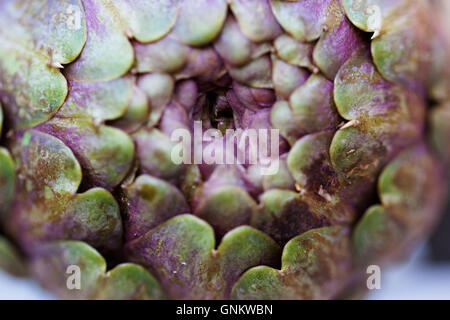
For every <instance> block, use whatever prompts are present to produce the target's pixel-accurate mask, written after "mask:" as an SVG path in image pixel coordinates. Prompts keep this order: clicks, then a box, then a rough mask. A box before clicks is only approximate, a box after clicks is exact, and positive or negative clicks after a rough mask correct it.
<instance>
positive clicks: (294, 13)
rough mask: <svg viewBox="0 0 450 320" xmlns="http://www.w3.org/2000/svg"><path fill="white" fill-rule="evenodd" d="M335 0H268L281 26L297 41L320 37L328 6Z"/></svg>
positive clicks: (334, 3) (312, 39) (333, 3)
mask: <svg viewBox="0 0 450 320" xmlns="http://www.w3.org/2000/svg"><path fill="white" fill-rule="evenodd" d="M336 2H337V1H335V0H302V1H285V0H270V4H271V6H272V11H273V13H274V15H275V17H276V18H277V20H278V22H279V23H280V24H281V26H282V27H283V28H284V29H285V30H286V31H287V32H288V33H289V34H290V35H292V36H293V37H294V38H295V39H297V40H299V41H314V40H316V39H318V38H319V37H320V35H321V34H322V31H323V25H324V24H325V22H326V19H327V14H328V12H329V10H330V7H332V6H333V5H336Z"/></svg>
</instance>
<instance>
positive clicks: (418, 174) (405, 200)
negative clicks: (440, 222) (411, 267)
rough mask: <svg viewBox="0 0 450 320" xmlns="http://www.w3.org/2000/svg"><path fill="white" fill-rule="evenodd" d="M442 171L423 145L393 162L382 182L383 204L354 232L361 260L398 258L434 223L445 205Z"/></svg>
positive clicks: (373, 208)
mask: <svg viewBox="0 0 450 320" xmlns="http://www.w3.org/2000/svg"><path fill="white" fill-rule="evenodd" d="M442 183H443V182H442V173H441V169H440V167H439V164H438V162H437V161H436V159H434V158H433V156H432V155H431V153H430V152H429V151H428V150H427V149H426V147H425V146H424V145H422V144H419V145H417V146H415V147H413V148H410V149H407V150H406V151H404V152H402V153H401V154H400V155H399V156H397V157H396V158H395V159H394V160H393V161H392V162H391V163H389V164H388V165H387V166H386V168H385V169H384V170H383V172H382V174H381V176H380V179H379V181H378V191H379V196H380V199H381V205H377V206H373V207H371V208H369V209H368V210H367V211H366V213H365V214H364V215H363V216H362V217H361V220H360V221H359V222H358V225H357V226H356V228H355V230H354V232H353V246H354V248H355V252H356V255H357V259H358V261H359V262H360V263H362V264H364V263H369V262H373V261H385V260H386V259H388V258H390V257H391V258H392V256H394V257H398V256H401V255H403V254H404V253H405V251H406V250H409V249H410V247H411V245H412V244H413V243H414V241H416V240H417V239H419V238H420V237H421V236H423V234H424V233H425V232H428V231H429V230H430V228H431V227H432V226H433V225H434V223H435V222H436V219H437V215H438V214H439V212H440V210H441V208H442V204H443V199H444V197H443V195H444V191H443V190H442V187H441V186H442Z"/></svg>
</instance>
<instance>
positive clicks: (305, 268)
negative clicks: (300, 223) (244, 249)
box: [231, 226, 351, 300]
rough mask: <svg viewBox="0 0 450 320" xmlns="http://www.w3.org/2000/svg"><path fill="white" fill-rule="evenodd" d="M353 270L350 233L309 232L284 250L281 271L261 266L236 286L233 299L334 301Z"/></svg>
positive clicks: (335, 229)
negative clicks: (333, 298) (330, 299)
mask: <svg viewBox="0 0 450 320" xmlns="http://www.w3.org/2000/svg"><path fill="white" fill-rule="evenodd" d="M350 268H351V250H350V241H349V237H348V230H346V229H345V228H342V227H339V226H334V227H325V228H320V229H313V230H310V231H308V232H306V233H304V234H302V235H300V236H297V237H295V238H293V239H292V240H291V241H289V242H288V243H287V244H286V246H285V247H284V249H283V257H282V267H281V270H277V269H273V268H270V267H267V266H258V267H255V268H252V269H250V270H248V271H247V272H245V273H244V274H243V275H242V277H241V278H240V279H239V280H238V282H237V283H236V284H235V285H234V286H233V290H232V293H231V298H232V299H251V300H254V299H264V300H266V299H274V300H276V299H318V298H321V299H323V298H327V297H328V298H331V297H333V296H334V295H335V294H336V293H337V292H338V291H339V290H340V289H341V288H342V287H343V286H345V284H346V279H347V277H348V274H349V272H350V270H351V269H350Z"/></svg>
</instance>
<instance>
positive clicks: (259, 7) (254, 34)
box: [229, 0, 281, 42]
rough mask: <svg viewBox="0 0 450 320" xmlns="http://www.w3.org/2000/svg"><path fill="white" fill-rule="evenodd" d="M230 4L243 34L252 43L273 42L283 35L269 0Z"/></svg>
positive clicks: (242, 0) (249, 0) (233, 0)
mask: <svg viewBox="0 0 450 320" xmlns="http://www.w3.org/2000/svg"><path fill="white" fill-rule="evenodd" d="M229 3H230V8H231V11H232V12H233V14H234V16H235V17H236V20H237V22H238V24H239V27H240V28H241V30H242V33H243V34H244V35H245V36H246V37H247V38H248V39H250V40H251V41H253V42H264V41H269V40H273V39H274V38H275V37H276V36H278V35H279V34H280V33H281V28H280V25H279V24H278V22H277V20H276V19H275V16H274V14H273V13H272V11H271V8H270V2H269V0H230V1H229ZM255 13H257V14H255Z"/></svg>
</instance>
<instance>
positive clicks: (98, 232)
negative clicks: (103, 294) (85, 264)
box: [7, 130, 122, 251]
mask: <svg viewBox="0 0 450 320" xmlns="http://www.w3.org/2000/svg"><path fill="white" fill-rule="evenodd" d="M16 139H17V140H16V141H15V142H14V143H12V153H13V156H14V158H15V162H16V168H17V169H16V170H17V172H18V179H17V182H16V183H17V187H18V188H17V190H18V191H17V192H16V195H15V200H14V202H13V208H12V210H11V212H12V214H11V215H10V216H9V217H8V220H7V223H8V226H9V230H10V232H11V233H12V234H13V235H14V236H15V237H16V238H17V239H18V240H19V241H20V243H21V244H22V246H23V248H24V249H25V250H27V251H31V250H32V249H33V248H35V247H36V246H39V244H40V243H42V242H47V241H51V240H64V239H76V240H83V241H86V242H88V243H89V244H91V245H93V246H95V247H96V248H99V249H101V250H106V251H108V250H114V249H117V248H118V247H119V246H120V244H121V241H122V239H121V238H122V224H121V218H120V212H119V207H118V205H117V202H116V200H115V199H114V197H113V196H112V195H111V194H110V193H109V192H108V191H106V190H104V189H100V188H94V189H90V190H88V191H86V192H84V193H81V194H77V190H78V187H79V185H80V183H81V179H82V175H81V168H80V165H79V163H78V161H77V160H76V158H75V156H74V154H73V153H72V151H71V150H70V149H69V148H68V147H67V146H66V145H64V144H63V143H62V141H61V140H59V139H57V138H55V137H53V136H51V135H49V134H46V133H42V132H39V131H36V130H28V131H25V132H24V133H23V134H21V135H20V136H18V137H17V138H16Z"/></svg>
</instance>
